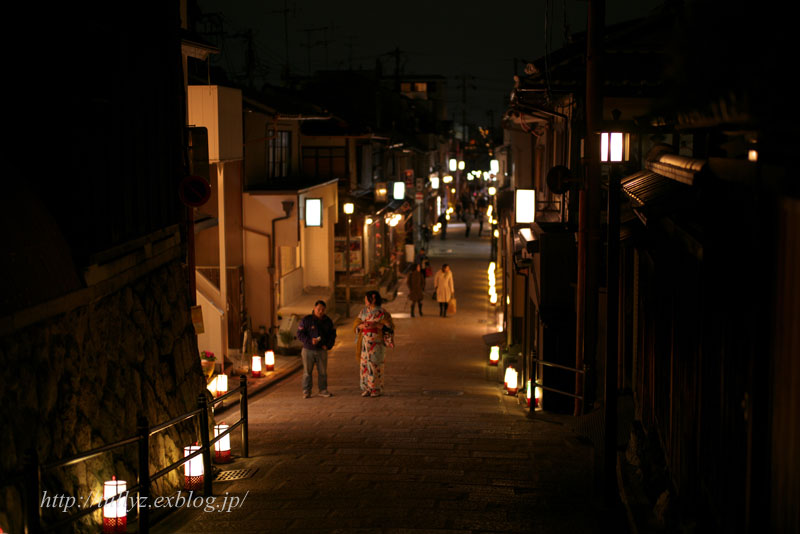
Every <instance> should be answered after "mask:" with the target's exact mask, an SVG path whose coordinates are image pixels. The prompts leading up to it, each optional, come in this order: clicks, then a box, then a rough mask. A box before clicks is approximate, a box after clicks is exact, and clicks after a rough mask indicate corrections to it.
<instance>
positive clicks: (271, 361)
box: [264, 350, 275, 371]
mask: <svg viewBox="0 0 800 534" xmlns="http://www.w3.org/2000/svg"><path fill="white" fill-rule="evenodd" d="M264 366H265V367H266V370H267V371H274V370H275V352H274V351H271V350H268V351H267V352H265V353H264Z"/></svg>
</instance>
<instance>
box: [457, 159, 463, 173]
mask: <svg viewBox="0 0 800 534" xmlns="http://www.w3.org/2000/svg"><path fill="white" fill-rule="evenodd" d="M458 170H459V171H463V170H464V161H463V160H462V161H459V162H458Z"/></svg>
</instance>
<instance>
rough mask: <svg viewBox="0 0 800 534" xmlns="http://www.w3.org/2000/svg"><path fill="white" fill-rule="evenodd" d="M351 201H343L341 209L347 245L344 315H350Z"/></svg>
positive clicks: (345, 255)
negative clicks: (345, 227)
mask: <svg viewBox="0 0 800 534" xmlns="http://www.w3.org/2000/svg"><path fill="white" fill-rule="evenodd" d="M353 208H354V206H353V203H352V202H345V204H344V206H342V209H343V210H344V213H345V215H347V245H346V246H345V251H344V265H345V271H346V275H345V286H344V298H345V300H346V301H347V307H346V308H345V312H344V313H345V317H348V318H349V317H350V216H351V215H352V214H353Z"/></svg>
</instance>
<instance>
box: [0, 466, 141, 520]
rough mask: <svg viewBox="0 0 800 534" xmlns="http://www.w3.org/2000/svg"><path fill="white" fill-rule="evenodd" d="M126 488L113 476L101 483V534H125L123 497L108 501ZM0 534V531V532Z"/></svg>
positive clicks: (126, 486) (122, 482) (125, 490)
mask: <svg viewBox="0 0 800 534" xmlns="http://www.w3.org/2000/svg"><path fill="white" fill-rule="evenodd" d="M127 488H128V485H127V483H126V482H125V481H124V480H117V477H115V476H114V477H111V480H106V481H105V482H104V483H103V500H104V501H105V503H106V504H104V505H103V534H116V533H118V532H127V528H128V516H127V511H126V508H125V497H121V498H119V499H117V500H115V501H112V500H110V499H111V498H112V497H115V496H117V495H121V494H124V493H126V492H127ZM0 532H2V531H1V530H0Z"/></svg>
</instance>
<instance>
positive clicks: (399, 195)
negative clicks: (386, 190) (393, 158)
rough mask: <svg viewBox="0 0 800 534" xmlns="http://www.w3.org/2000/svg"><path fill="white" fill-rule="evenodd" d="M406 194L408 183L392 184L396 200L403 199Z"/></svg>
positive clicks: (393, 196) (393, 195)
mask: <svg viewBox="0 0 800 534" xmlns="http://www.w3.org/2000/svg"><path fill="white" fill-rule="evenodd" d="M405 196H406V183H405V182H395V183H394V185H393V186H392V198H393V199H395V200H403V198H405Z"/></svg>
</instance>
